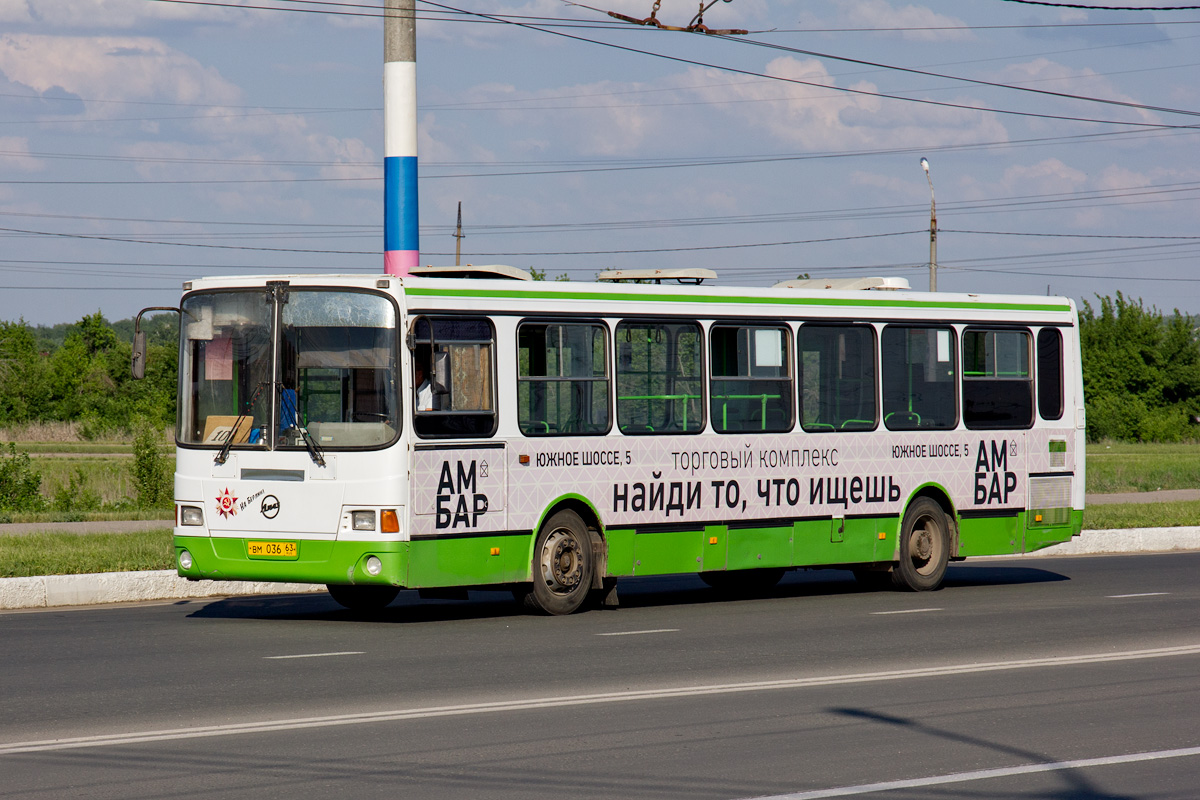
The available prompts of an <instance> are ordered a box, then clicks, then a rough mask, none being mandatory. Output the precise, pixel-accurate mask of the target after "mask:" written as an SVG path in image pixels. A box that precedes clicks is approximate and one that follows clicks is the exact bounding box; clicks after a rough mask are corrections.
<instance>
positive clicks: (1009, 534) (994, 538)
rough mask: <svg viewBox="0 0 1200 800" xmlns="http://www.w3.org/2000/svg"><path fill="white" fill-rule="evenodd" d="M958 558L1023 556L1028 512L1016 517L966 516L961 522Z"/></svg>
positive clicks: (959, 525) (960, 518)
mask: <svg viewBox="0 0 1200 800" xmlns="http://www.w3.org/2000/svg"><path fill="white" fill-rule="evenodd" d="M958 530H959V534H958V555H960V556H1000V555H1011V554H1013V553H1020V552H1021V551H1022V549H1023V546H1024V541H1023V539H1024V535H1023V534H1024V531H1025V512H1020V513H1017V514H1014V515H1012V516H1007V515H1003V516H1000V515H996V516H992V515H989V516H975V515H969V514H966V513H964V514H962V515H961V516H960V517H959V520H958Z"/></svg>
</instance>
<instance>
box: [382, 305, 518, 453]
mask: <svg viewBox="0 0 1200 800" xmlns="http://www.w3.org/2000/svg"><path fill="white" fill-rule="evenodd" d="M492 316H493V315H491V314H488V313H485V312H475V313H464V314H454V313H447V312H446V311H442V310H435V311H419V310H412V311H410V312H409V315H408V328H407V333H406V334H405V342H406V344H407V345H408V350H409V361H410V364H409V369H408V370H407V373H408V374H407V375H406V376H405V378H404V379H405V381H406V386H405V388H404V390H403V392H402V393H403V394H406V395H407V396H409V397H411V398H412V430H413V433H414V434H416V436H417V437H418V438H420V439H491V438H493V437H495V435H496V431H498V430H499V429H500V413H501V412H500V386H499V383H498V381H499V378H500V367H499V365H498V364H497V363H496V362H497V361H498V359H497V358H496V355H497V353H498V352H499V349H500V341H499V337H498V336H497V335H496V323H495V321H494V320H493V319H492ZM456 319H458V320H483V321H484V322H486V323H487V326H488V329H489V330H490V331H491V335H492V336H491V351H492V355H491V362H492V363H491V367H490V368H491V390H492V397H491V400H492V410H491V412H490V414H491V417H492V427H491V429H490V430H488V431H487V432H486V433H467V434H463V433H457V432H450V433H426V432H423V431H421V430H420V428H419V426H418V424H417V423H418V420H419V419H421V418H424V419H438V418H441V419H448V418H449V417H452V416H470V415H474V416H483V415H485V414H487V413H488V412H484V411H440V410H439V411H419V410H418V409H417V407H416V405H417V404H416V392H417V387H416V386H415V385H413V379H414V377H415V375H414V370H415V368H416V349H417V346H419V345H422V344H427V345H429V348H430V352H429V358H430V365H429V366H430V369H431V370H432V369H433V359H434V355H435V354H434V352H433V347H434V346H435V344H436V343H437V342H438V341H439V340H438V337H437V332H436V331H435V330H434V325H433V323H434V320H456ZM421 320H425V321H426V322H427V323H428V324H429V337H428V339H419V338H418V336H417V325H418V324H419V323H420V322H421ZM448 341H452V342H453V341H459V340H454V339H450V340H448ZM462 341H472V340H462Z"/></svg>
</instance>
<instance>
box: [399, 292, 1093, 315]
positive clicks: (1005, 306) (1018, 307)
mask: <svg viewBox="0 0 1200 800" xmlns="http://www.w3.org/2000/svg"><path fill="white" fill-rule="evenodd" d="M404 291H405V294H408V295H411V296H413V297H453V298H468V297H473V298H482V299H503V300H532V299H535V298H536V299H556V300H604V301H625V302H630V303H636V302H645V301H647V300H649V301H651V302H658V301H661V302H669V303H712V304H721V303H728V304H739V303H741V304H747V305H797V306H817V307H820V306H829V307H845V308H858V307H862V308H930V309H964V310H965V309H981V310H985V311H1059V312H1062V311H1070V310H1071V307H1070V306H1069V305H1065V304H1048V303H995V302H991V303H986V302H985V303H956V302H943V301H936V300H886V299H879V300H877V299H869V298H863V299H857V298H855V299H849V298H833V297H827V298H819V297H753V296H732V297H720V296H713V295H702V294H662V295H653V296H650V297H631V296H629V295H627V294H617V293H608V292H597V291H590V292H551V291H538V290H529V289H500V290H492V291H484V290H481V289H430V288H424V287H412V288H405V290H404Z"/></svg>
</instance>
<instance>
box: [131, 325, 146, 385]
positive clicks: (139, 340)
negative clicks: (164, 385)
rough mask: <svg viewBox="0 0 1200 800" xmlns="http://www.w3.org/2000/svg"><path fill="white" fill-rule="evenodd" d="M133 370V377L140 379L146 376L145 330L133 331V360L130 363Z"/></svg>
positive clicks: (136, 379)
mask: <svg viewBox="0 0 1200 800" xmlns="http://www.w3.org/2000/svg"><path fill="white" fill-rule="evenodd" d="M130 367H131V371H132V372H133V379H134V380H135V381H140V380H141V379H142V378H144V377H146V332H145V331H134V334H133V361H132V363H131V364H130Z"/></svg>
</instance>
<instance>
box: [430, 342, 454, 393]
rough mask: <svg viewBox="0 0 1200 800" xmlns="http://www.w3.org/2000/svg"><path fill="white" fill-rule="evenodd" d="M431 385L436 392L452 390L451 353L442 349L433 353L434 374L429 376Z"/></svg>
mask: <svg viewBox="0 0 1200 800" xmlns="http://www.w3.org/2000/svg"><path fill="white" fill-rule="evenodd" d="M429 383H430V386H432V387H433V391H434V392H435V393H436V394H448V393H449V392H450V353H449V352H447V351H445V350H442V351H441V352H438V353H434V354H433V375H431V376H430V378H429Z"/></svg>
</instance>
